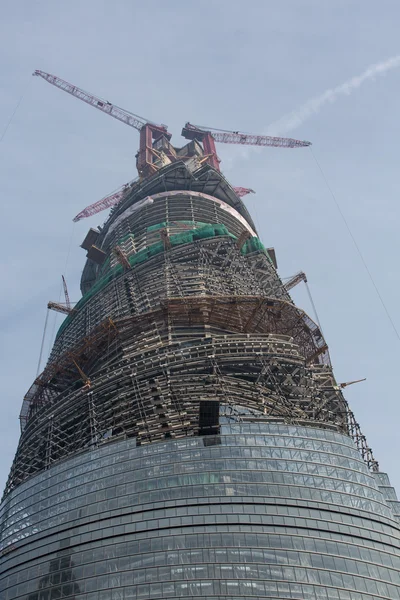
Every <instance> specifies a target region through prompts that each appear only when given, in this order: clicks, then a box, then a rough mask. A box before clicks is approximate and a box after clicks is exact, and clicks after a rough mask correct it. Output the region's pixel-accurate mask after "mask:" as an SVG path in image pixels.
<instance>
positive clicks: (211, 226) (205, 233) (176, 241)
mask: <svg viewBox="0 0 400 600" xmlns="http://www.w3.org/2000/svg"><path fill="white" fill-rule="evenodd" d="M180 223H185V224H188V225H189V224H192V223H193V222H192V221H180ZM197 225H200V223H197ZM201 225H202V226H201V227H198V228H197V229H191V230H190V231H187V230H186V231H184V232H182V233H177V234H175V235H171V236H170V242H171V246H172V247H175V246H179V245H182V244H189V243H192V242H194V241H196V240H200V239H206V238H212V237H215V236H223V235H224V236H229V237H231V238H233V239H237V237H236V236H234V235H233V234H232V233H230V232H229V231H228V229H227V228H226V226H225V225H222V224H220V223H204V224H203V223H202V224H201ZM165 226H166V223H158V224H157V225H152V226H151V227H149V228H148V229H147V231H150V230H152V231H156V230H157V229H161V228H163V227H165ZM128 237H133V235H132V234H128V235H126V236H124V237H123V238H121V240H119V241H118V242H117V244H121V243H123V242H124V241H125V240H126V239H127V238H128ZM161 252H164V244H163V243H162V242H157V243H155V244H152V245H151V246H148V247H147V248H144V249H143V250H139V252H137V253H136V254H131V255H130V256H129V257H128V260H129V264H130V265H131V266H132V267H133V266H134V265H137V264H140V263H142V262H144V261H146V260H148V259H149V258H152V257H153V256H156V255H157V254H160V253H161ZM252 252H265V254H266V255H267V256H268V252H267V251H266V249H265V247H264V246H263V244H262V243H261V241H260V240H259V239H258V238H257V237H252V238H250V239H249V240H247V241H246V242H245V244H244V245H243V246H242V249H241V253H242V254H244V255H246V254H250V253H252ZM268 258H269V260H271V259H270V257H269V256H268ZM109 264H110V258H107V259H106V261H105V262H104V265H103V268H102V273H103V272H105V268H106V265H107V266H108V267H109ZM123 271H124V269H123V267H122V265H117V266H115V267H113V268H112V269H111V270H110V271H109V272H108V273H107V274H106V275H103V276H102V277H101V278H100V279H99V280H98V281H97V282H96V283H95V284H94V285H93V287H91V288H90V290H89V291H88V292H86V294H85V295H84V296H82V298H81V299H80V300H79V302H78V303H77V304H76V306H75V309H76V310H79V309H80V308H82V306H84V305H85V304H86V302H88V300H90V298H92V297H93V296H94V295H95V294H97V292H99V291H100V290H101V289H102V288H103V287H105V286H106V285H107V284H108V283H110V281H112V280H113V279H115V278H116V277H118V276H119V275H121V274H122V273H123ZM71 318H72V315H68V316H67V317H66V319H65V320H64V321H63V323H62V324H61V326H60V328H59V330H58V332H57V337H58V336H59V335H60V334H61V333H62V331H64V329H65V327H66V326H67V324H68V323H69V321H70V320H71Z"/></svg>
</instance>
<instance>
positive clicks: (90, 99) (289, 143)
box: [32, 69, 311, 221]
mask: <svg viewBox="0 0 400 600" xmlns="http://www.w3.org/2000/svg"><path fill="white" fill-rule="evenodd" d="M32 75H34V76H36V77H41V78H42V79H44V80H45V81H47V82H48V83H50V84H51V85H54V86H55V87H57V88H59V89H60V90H62V91H64V92H66V93H67V94H71V96H74V97H75V98H78V100H82V101H83V102H86V104H89V105H90V106H93V107H94V108H97V110H100V111H102V112H103V113H105V114H107V115H109V116H110V117H113V118H114V119H117V120H118V121H121V122H122V123H125V125H129V126H130V127H133V128H134V129H136V130H137V131H139V132H140V144H139V151H138V153H137V155H136V166H137V169H138V172H139V177H140V178H143V177H148V176H150V175H152V174H153V173H154V172H155V171H156V170H157V168H158V166H157V164H155V163H156V162H157V160H158V159H160V156H161V153H160V151H159V150H158V149H157V148H155V147H154V145H155V144H154V143H153V142H156V143H157V144H156V145H157V146H159V147H161V146H162V145H163V144H166V145H167V146H168V144H169V141H170V139H171V134H170V133H169V132H168V129H167V126H166V125H163V124H161V125H157V124H156V123H154V122H153V121H149V120H148V119H144V118H143V117H140V116H139V115H136V114H134V113H132V112H129V111H127V110H125V109H123V108H121V107H119V106H117V105H115V104H112V103H111V102H109V101H108V100H104V99H102V98H99V97H97V96H94V95H93V94H90V93H89V92H86V91H85V90H83V89H81V88H79V87H77V86H76V85H73V84H72V83H68V81H64V80H63V79H61V78H60V77H57V76H56V75H51V74H50V73H45V72H44V71H40V70H38V69H37V70H36V71H34V72H33V73H32ZM182 135H183V137H185V138H186V139H189V140H198V141H200V142H202V144H203V151H204V154H205V160H206V162H208V164H209V165H211V166H212V167H214V169H217V170H219V163H220V160H219V158H218V156H217V152H216V148H215V142H222V143H224V144H244V145H250V146H274V147H280V148H300V147H304V146H310V145H311V142H306V141H300V140H295V139H292V138H283V137H271V136H267V135H252V134H248V133H240V132H239V131H225V130H223V129H212V128H205V127H200V126H198V125H192V124H191V123H186V125H185V127H184V128H183V129H182ZM174 152H175V150H174V149H172V152H168V151H167V155H168V156H169V158H172V159H175V160H176V158H177V157H176V153H175V158H174ZM131 185H132V182H131V183H130V184H125V185H124V186H122V187H121V188H120V189H119V190H117V191H116V192H114V193H113V194H111V195H110V196H106V197H104V198H102V199H101V200H99V201H98V202H95V203H94V204H91V205H90V206H88V207H86V208H85V209H84V210H82V211H81V212H80V213H79V214H77V215H76V217H74V219H73V220H74V221H80V220H81V219H83V218H85V217H89V216H91V215H94V214H96V213H98V212H100V211H101V210H104V209H105V208H110V207H111V206H114V205H116V204H118V203H119V202H121V200H122V199H123V198H124V197H125V195H126V193H127V191H128V189H129V187H130V186H131ZM234 191H235V193H236V194H237V196H238V197H239V198H242V197H243V196H245V195H246V194H249V193H254V190H251V189H249V188H242V187H237V188H234Z"/></svg>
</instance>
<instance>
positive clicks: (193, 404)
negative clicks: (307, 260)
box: [0, 72, 400, 600]
mask: <svg viewBox="0 0 400 600" xmlns="http://www.w3.org/2000/svg"><path fill="white" fill-rule="evenodd" d="M37 73H39V72H37ZM60 87H61V86H60ZM64 89H65V88H64ZM75 89H76V88H75ZM66 91H69V90H68V89H67V90H66ZM82 99H83V98H82ZM85 101H88V100H85ZM110 107H111V108H110ZM97 108H99V106H97ZM113 108H114V107H113V105H111V104H109V103H108V105H106V104H103V106H101V107H100V109H102V110H103V109H104V111H108V112H109V113H111V112H112V110H113ZM118 110H121V109H118ZM112 116H115V115H112ZM117 118H119V117H117ZM120 120H122V119H120ZM225 134H226V135H228V134H227V133H226V132H225ZM225 134H224V135H225ZM140 135H141V145H140V150H139V153H138V156H137V164H138V170H139V175H140V177H139V178H138V180H137V181H135V182H134V183H132V184H130V185H128V186H125V187H124V189H123V191H122V192H121V195H120V197H119V198H118V203H117V204H116V205H115V206H114V208H113V209H112V211H111V214H110V216H109V218H108V219H107V221H106V222H105V224H104V226H103V227H102V228H98V229H90V230H89V232H88V234H87V235H86V237H85V239H84V241H83V244H82V247H83V248H84V249H85V250H86V251H87V257H88V258H87V261H86V265H85V268H84V271H83V275H82V280H81V289H82V294H83V295H82V298H81V300H80V301H79V302H78V303H77V304H76V305H75V306H74V307H73V308H72V307H70V306H69V305H65V306H64V312H66V313H67V316H66V318H65V320H64V322H63V323H62V325H61V327H60V329H59V331H58V334H57V337H56V340H55V343H54V347H53V349H52V352H51V355H50V357H49V360H48V363H47V366H46V367H45V369H44V371H43V373H42V374H41V375H40V376H39V377H38V378H37V379H36V380H35V382H34V383H33V385H32V386H31V388H30V390H29V391H28V393H27V394H26V396H25V398H24V402H23V407H22V411H21V430H22V433H21V439H20V442H19V445H18V449H17V453H16V456H15V460H14V463H13V465H12V468H11V472H10V475H9V479H8V482H7V485H6V489H5V493H4V497H3V501H2V505H1V513H0V539H1V558H0V598H1V600H11V599H14V598H15V599H17V598H18V599H21V600H22V599H24V600H53V599H58V598H71V599H72V598H76V599H78V598H79V599H80V598H82V599H83V598H85V599H87V600H108V599H112V600H116V599H121V600H122V599H132V600H133V599H143V600H144V599H146V600H150V599H151V600H153V599H157V598H170V599H174V598H180V599H183V600H186V599H189V598H193V597H204V598H207V599H208V600H217V599H222V598H225V599H227V598H229V599H234V600H239V599H242V598H269V599H274V600H278V599H282V598H291V599H293V600H306V599H307V600H308V599H323V600H367V599H368V600H372V599H374V600H378V599H387V600H396V599H400V504H399V503H398V502H397V498H396V494H395V492H394V490H393V488H392V487H391V486H390V483H389V480H388V477H387V475H385V474H384V473H381V472H380V471H379V467H378V464H377V462H376V461H375V459H374V457H373V455H372V452H371V450H370V449H369V447H368V445H367V443H366V440H365V437H364V436H363V435H362V433H361V431H360V428H359V426H358V424H357V422H356V420H355V418H354V415H353V414H352V412H351V410H350V409H349V406H348V404H347V402H346V400H345V398H344V396H343V393H342V386H341V385H340V384H338V383H337V382H336V380H335V378H334V376H333V373H332V368H331V363H330V358H329V352H328V347H327V344H326V342H325V340H324V338H323V335H322V332H321V329H320V327H319V326H318V325H317V324H316V323H315V322H314V321H313V320H312V319H311V318H310V317H309V316H308V315H307V314H306V313H305V312H304V311H303V310H301V309H300V308H298V307H297V306H296V305H295V304H294V303H293V301H292V299H291V297H290V295H289V289H290V287H291V285H294V284H295V283H296V281H297V279H299V278H297V279H296V278H294V279H293V280H292V281H290V282H289V283H286V284H284V283H283V282H282V281H281V279H280V277H279V275H278V273H277V268H276V259H275V253H274V251H273V250H272V249H271V248H269V249H267V248H265V247H264V246H263V244H262V243H261V241H260V240H259V238H258V235H257V231H256V228H255V225H254V223H253V221H252V219H251V216H250V215H249V213H248V211H247V209H246V207H245V205H244V203H243V202H242V200H241V198H240V195H241V192H240V191H238V190H236V191H235V189H234V188H233V187H232V186H231V185H230V184H229V183H228V182H227V181H226V179H225V178H224V177H223V175H222V174H221V172H220V170H219V165H218V158H217V155H216V153H215V146H214V141H215V140H216V139H217V140H218V136H217V135H216V133H213V132H210V131H206V130H203V129H201V128H196V127H194V126H191V125H189V124H187V125H186V126H185V128H184V130H183V135H184V136H185V137H186V140H187V143H186V145H185V146H183V147H181V148H177V147H174V146H173V145H172V144H171V136H170V134H169V133H168V131H167V130H166V128H165V127H164V126H155V125H152V124H148V123H146V124H144V125H143V126H142V127H141V134H140ZM229 135H231V136H233V138H232V139H236V138H235V137H234V136H237V137H238V138H239V139H240V136H241V135H242V134H238V133H236V132H235V133H232V134H229ZM275 139H276V140H277V141H276V143H275V145H285V144H289V145H290V144H292V146H295V145H296V144H298V145H301V144H300V143H299V142H297V141H296V140H286V142H285V141H282V140H280V141H278V139H277V138H275ZM221 141H223V140H221ZM239 143H243V138H242V142H240V141H239ZM259 145H260V144H259ZM300 279H301V277H300ZM60 306H61V305H59V306H58V308H60ZM56 308H57V306H56Z"/></svg>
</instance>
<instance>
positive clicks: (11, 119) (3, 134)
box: [0, 79, 31, 143]
mask: <svg viewBox="0 0 400 600" xmlns="http://www.w3.org/2000/svg"><path fill="white" fill-rule="evenodd" d="M30 82H31V79H29V82H28V84H27V86H26V87H25V89H24V91H23V93H22V96H21V97H20V99H19V100H18V102H17V104H16V105H15V108H14V110H13V111H12V113H11V116H10V118H9V119H8V121H7V123H6V126H5V127H4V129H3V131H2V133H1V135H0V143H1V142H2V141H3V139H4V138H5V135H6V133H7V131H8V129H9V127H10V125H11V123H12V121H13V119H14V117H15V115H16V114H17V110H18V109H19V107H20V105H21V102H22V100H23V99H24V97H25V94H26V92H27V89H28V87H29V84H30Z"/></svg>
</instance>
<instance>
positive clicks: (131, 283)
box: [6, 162, 378, 493]
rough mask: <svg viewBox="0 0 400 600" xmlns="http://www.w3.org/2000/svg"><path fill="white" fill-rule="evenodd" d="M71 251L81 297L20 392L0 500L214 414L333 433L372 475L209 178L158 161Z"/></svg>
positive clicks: (323, 347) (353, 429)
mask: <svg viewBox="0 0 400 600" xmlns="http://www.w3.org/2000/svg"><path fill="white" fill-rule="evenodd" d="M83 247H84V248H85V249H86V250H87V252H88V257H89V258H88V260H87V263H86V267H85V269H84V272H83V276H82V283H81V288H82V293H83V297H82V298H81V300H80V301H79V302H78V303H77V304H76V306H75V307H74V309H73V311H71V312H70V313H69V314H68V315H67V317H66V319H65V321H64V322H63V324H62V326H61V327H60V330H59V332H58V334H57V338H56V341H55V344H54V347H53V350H52V352H51V355H50V358H49V362H48V364H47V366H46V368H45V369H44V371H43V373H41V374H40V375H39V376H38V377H37V379H36V380H35V382H34V383H33V385H32V386H31V388H30V389H29V391H28V393H27V394H26V396H25V398H24V401H23V407H22V410H21V416H20V417H21V429H22V434H21V439H20V443H19V447H18V451H17V454H16V457H15V460H14V463H13V466H12V469H11V473H10V476H9V480H8V483H7V487H6V493H8V492H9V491H10V490H11V489H13V488H14V487H15V486H16V485H18V484H19V483H20V482H22V481H24V480H25V479H26V478H27V477H29V476H31V475H33V474H34V473H38V472H40V471H42V470H44V469H46V468H49V467H50V466H51V465H52V464H54V463H55V462H56V461H58V460H61V459H65V458H67V457H69V456H72V455H74V454H75V453H77V452H81V451H84V450H88V449H90V448H95V447H97V446H99V445H102V444H107V443H110V442H112V441H115V440H119V439H123V438H135V439H136V444H137V445H143V444H149V443H154V442H157V441H160V440H165V439H168V438H181V437H187V436H198V435H202V436H207V435H215V434H218V432H219V431H220V428H221V426H222V424H223V422H224V419H225V420H229V421H236V422H248V421H274V422H282V423H289V424H293V425H299V426H303V425H304V426H312V427H320V428H321V427H322V428H327V429H334V430H339V431H341V432H343V433H346V434H348V435H351V436H352V437H353V439H354V440H355V442H356V444H357V446H358V448H359V450H360V452H361V454H362V456H363V458H364V459H365V460H366V462H367V464H368V465H369V467H370V468H371V469H373V470H377V468H378V466H377V463H376V461H375V460H374V458H373V455H372V452H371V450H370V448H369V447H368V445H367V442H366V440H365V437H364V436H363V435H362V433H361V431H360V428H359V426H358V424H357V423H356V421H355V419H354V415H353V413H352V412H351V411H350V409H349V407H348V404H347V402H346V400H345V398H344V397H343V393H342V390H341V387H340V385H338V384H337V382H336V381H335V378H334V376H333V373H332V368H331V363H330V358H329V352H328V346H327V344H326V342H325V340H324V337H323V335H322V332H321V330H320V328H319V326H318V325H317V324H316V323H315V322H314V321H313V320H312V319H311V318H310V317H309V316H308V315H307V314H306V313H305V312H304V311H303V310H301V309H299V308H298V307H296V306H295V304H294V303H293V301H292V299H291V298H290V296H289V293H288V288H289V287H290V286H288V284H286V286H285V285H284V284H283V283H282V281H281V279H280V278H279V276H278V274H277V271H276V268H275V266H274V262H273V261H275V254H274V252H273V251H272V250H270V251H268V250H267V249H266V248H264V246H263V245H262V243H261V242H260V240H259V239H258V237H257V232H256V230H255V227H254V224H253V222H252V221H251V218H250V216H249V214H248V212H247V210H246V209H245V207H244V205H243V203H242V201H241V200H240V198H238V196H237V195H236V194H235V192H234V190H233V188H231V187H230V186H229V184H228V183H227V182H226V180H225V179H224V178H223V176H222V175H221V173H220V172H218V171H217V170H215V169H213V168H212V167H210V166H209V165H205V166H201V167H200V168H197V170H194V171H191V170H190V168H188V166H187V165H185V164H183V163H181V162H177V163H173V164H171V165H169V166H167V167H164V168H163V169H161V170H159V171H158V172H157V173H156V174H155V175H154V176H153V177H150V178H148V179H146V180H144V181H142V182H140V183H138V184H137V185H136V186H135V187H134V188H132V191H131V192H129V191H128V192H127V193H126V195H125V196H124V199H123V201H122V202H121V204H119V205H118V206H116V207H115V208H114V210H113V211H112V213H111V215H110V217H109V219H108V221H107V222H106V223H105V225H104V227H103V228H102V229H101V230H98V231H96V230H91V231H90V232H89V234H88V236H87V238H86V240H85V242H84V244H83ZM302 275H303V274H302ZM302 279H303V278H302Z"/></svg>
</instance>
